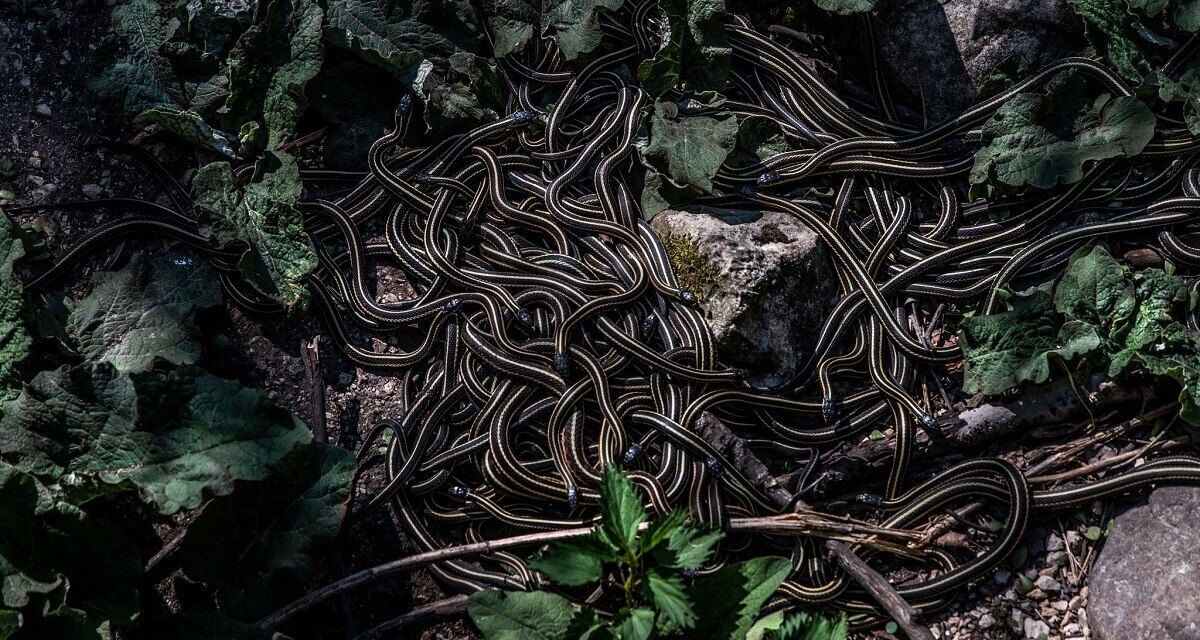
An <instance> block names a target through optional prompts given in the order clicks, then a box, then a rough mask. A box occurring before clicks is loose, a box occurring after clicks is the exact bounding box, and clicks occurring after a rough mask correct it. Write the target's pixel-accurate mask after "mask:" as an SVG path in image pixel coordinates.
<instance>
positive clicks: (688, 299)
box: [678, 289, 696, 304]
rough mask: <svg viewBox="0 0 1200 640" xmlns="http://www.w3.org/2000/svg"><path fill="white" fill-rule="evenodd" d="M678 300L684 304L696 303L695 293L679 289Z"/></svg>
mask: <svg viewBox="0 0 1200 640" xmlns="http://www.w3.org/2000/svg"><path fill="white" fill-rule="evenodd" d="M678 296H679V301H680V302H682V303H684V304H696V294H694V293H692V292H691V291H687V290H684V289H680V290H679V294H678Z"/></svg>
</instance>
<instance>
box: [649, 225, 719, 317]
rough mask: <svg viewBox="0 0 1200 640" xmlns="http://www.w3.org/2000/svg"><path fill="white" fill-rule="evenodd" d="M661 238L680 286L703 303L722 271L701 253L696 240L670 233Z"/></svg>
mask: <svg viewBox="0 0 1200 640" xmlns="http://www.w3.org/2000/svg"><path fill="white" fill-rule="evenodd" d="M661 237H662V243H663V249H665V250H666V252H667V257H668V258H669V259H670V260H671V268H672V269H674V270H675V277H676V278H677V279H678V280H679V286H680V287H682V288H684V289H686V290H688V291H691V292H692V293H694V294H696V298H697V299H699V300H700V301H701V302H703V301H704V300H705V298H706V297H707V294H708V291H709V288H710V287H713V286H715V285H716V282H717V278H718V277H719V276H720V275H721V271H720V269H718V268H717V267H716V265H714V264H713V263H712V262H711V261H710V260H709V259H708V258H707V257H706V256H705V255H704V254H703V253H702V252H701V251H700V245H699V243H697V242H696V240H695V239H693V238H690V237H688V236H685V235H680V234H676V233H669V232H668V233H666V234H663V235H662V236H661Z"/></svg>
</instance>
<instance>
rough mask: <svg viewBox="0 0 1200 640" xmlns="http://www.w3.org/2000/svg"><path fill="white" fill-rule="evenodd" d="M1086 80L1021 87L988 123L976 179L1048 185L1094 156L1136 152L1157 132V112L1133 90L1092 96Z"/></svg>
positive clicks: (1076, 173) (1070, 179) (1065, 180)
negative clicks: (1041, 90) (1042, 89)
mask: <svg viewBox="0 0 1200 640" xmlns="http://www.w3.org/2000/svg"><path fill="white" fill-rule="evenodd" d="M1081 82H1082V81H1081V80H1080V79H1079V78H1078V77H1077V76H1075V75H1074V74H1068V75H1060V76H1058V77H1057V78H1056V79H1055V81H1053V82H1051V83H1050V84H1049V85H1048V87H1047V93H1046V94H1044V95H1043V94H1037V93H1021V94H1017V95H1016V96H1014V97H1013V98H1012V99H1010V100H1009V101H1008V102H1007V103H1006V104H1005V105H1004V106H1003V107H1001V108H1000V109H999V110H998V111H997V112H996V114H995V115H993V116H992V118H991V119H990V120H988V121H987V123H986V124H984V126H983V143H984V147H983V148H982V149H981V150H980V151H979V152H978V153H977V154H975V165H974V166H973V167H972V168H971V182H973V183H984V182H987V181H998V182H1000V183H1003V184H1006V185H1010V186H1022V185H1031V186H1034V187H1038V188H1041V189H1048V188H1051V187H1053V186H1055V185H1056V184H1059V183H1062V184H1071V183H1074V182H1078V181H1079V180H1080V179H1081V178H1082V177H1083V168H1084V166H1085V165H1086V164H1087V163H1089V162H1094V161H1098V160H1104V159H1107V158H1114V157H1132V156H1135V155H1137V154H1139V153H1141V152H1142V149H1143V148H1145V146H1146V144H1147V143H1148V142H1150V139H1151V138H1152V137H1154V126H1155V118H1154V114H1153V113H1151V112H1150V109H1149V108H1148V107H1146V105H1145V104H1143V103H1142V102H1141V101H1140V100H1138V99H1137V98H1136V97H1133V96H1120V97H1116V98H1114V97H1112V96H1111V95H1109V94H1104V95H1102V96H1100V97H1099V98H1096V99H1095V100H1094V101H1091V102H1089V101H1088V99H1087V98H1086V97H1085V96H1084V94H1083V87H1082V84H1081Z"/></svg>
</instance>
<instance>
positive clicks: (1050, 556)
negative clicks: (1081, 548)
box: [1046, 551, 1069, 567]
mask: <svg viewBox="0 0 1200 640" xmlns="http://www.w3.org/2000/svg"><path fill="white" fill-rule="evenodd" d="M1068 557H1069V556H1068V555H1067V552H1066V551H1051V552H1050V553H1047V554H1046V564H1049V565H1052V566H1054V567H1063V566H1066V564H1067V558H1068Z"/></svg>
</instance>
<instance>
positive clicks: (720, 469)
mask: <svg viewBox="0 0 1200 640" xmlns="http://www.w3.org/2000/svg"><path fill="white" fill-rule="evenodd" d="M704 468H706V469H708V472H709V473H711V474H712V476H713V477H714V478H720V477H721V476H723V475H725V465H723V464H721V461H720V460H717V459H716V458H709V459H708V460H705V461H704Z"/></svg>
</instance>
